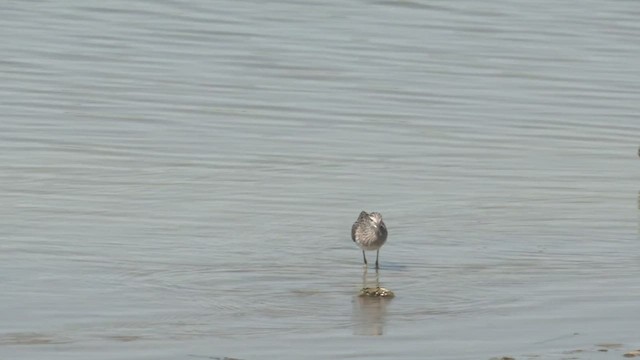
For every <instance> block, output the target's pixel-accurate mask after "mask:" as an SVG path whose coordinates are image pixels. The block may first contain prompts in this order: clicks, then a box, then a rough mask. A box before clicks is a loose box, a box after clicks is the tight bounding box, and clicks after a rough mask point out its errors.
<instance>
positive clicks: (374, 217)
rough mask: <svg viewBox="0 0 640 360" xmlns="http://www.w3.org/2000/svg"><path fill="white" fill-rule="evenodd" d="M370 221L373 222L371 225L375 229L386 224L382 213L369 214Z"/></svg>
mask: <svg viewBox="0 0 640 360" xmlns="http://www.w3.org/2000/svg"><path fill="white" fill-rule="evenodd" d="M369 219H370V220H371V223H372V224H373V225H374V226H375V227H378V226H380V224H384V223H383V222H382V215H380V213H378V212H372V213H371V214H369Z"/></svg>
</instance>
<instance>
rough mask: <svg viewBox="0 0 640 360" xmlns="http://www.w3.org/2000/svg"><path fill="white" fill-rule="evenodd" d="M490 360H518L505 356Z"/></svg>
mask: <svg viewBox="0 0 640 360" xmlns="http://www.w3.org/2000/svg"><path fill="white" fill-rule="evenodd" d="M489 360H516V358H512V357H511V356H503V357H492V358H491V359H489Z"/></svg>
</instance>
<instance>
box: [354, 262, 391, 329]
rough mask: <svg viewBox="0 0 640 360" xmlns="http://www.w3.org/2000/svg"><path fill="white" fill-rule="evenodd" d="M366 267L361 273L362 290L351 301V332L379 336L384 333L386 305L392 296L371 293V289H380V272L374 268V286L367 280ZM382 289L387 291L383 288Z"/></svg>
mask: <svg viewBox="0 0 640 360" xmlns="http://www.w3.org/2000/svg"><path fill="white" fill-rule="evenodd" d="M367 280H368V279H367V268H364V271H363V273H362V291H361V293H360V294H358V295H355V296H354V301H353V325H354V328H353V334H354V335H364V336H380V335H382V334H384V324H385V317H386V314H387V305H388V304H389V302H391V299H392V298H393V293H391V292H388V293H389V294H391V296H385V295H383V296H378V295H377V293H376V295H371V291H374V292H375V290H381V288H380V273H379V272H378V269H376V279H375V286H371V285H372V284H368V282H367ZM382 290H384V291H388V290H386V289H383V288H382Z"/></svg>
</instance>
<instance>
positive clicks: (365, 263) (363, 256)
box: [362, 250, 367, 266]
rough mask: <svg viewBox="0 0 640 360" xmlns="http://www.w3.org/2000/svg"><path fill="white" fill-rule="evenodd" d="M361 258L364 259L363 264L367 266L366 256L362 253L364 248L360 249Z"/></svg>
mask: <svg viewBox="0 0 640 360" xmlns="http://www.w3.org/2000/svg"><path fill="white" fill-rule="evenodd" d="M362 258H363V259H364V265H365V266H367V256H366V255H365V254H364V250H362Z"/></svg>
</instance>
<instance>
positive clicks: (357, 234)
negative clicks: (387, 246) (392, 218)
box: [351, 211, 388, 269]
mask: <svg viewBox="0 0 640 360" xmlns="http://www.w3.org/2000/svg"><path fill="white" fill-rule="evenodd" d="M387 235H388V232H387V226H386V225H385V224H384V221H382V215H380V213H378V212H372V213H367V212H366V211H362V212H361V213H360V216H358V219H357V220H356V222H354V223H353V226H352V227H351V240H353V242H354V243H356V245H358V247H360V249H362V258H363V259H364V266H367V256H366V255H365V253H364V252H365V250H366V251H373V250H376V269H378V267H379V266H378V257H379V255H380V248H381V247H382V245H384V243H385V242H386V241H387Z"/></svg>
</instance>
